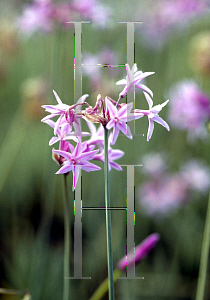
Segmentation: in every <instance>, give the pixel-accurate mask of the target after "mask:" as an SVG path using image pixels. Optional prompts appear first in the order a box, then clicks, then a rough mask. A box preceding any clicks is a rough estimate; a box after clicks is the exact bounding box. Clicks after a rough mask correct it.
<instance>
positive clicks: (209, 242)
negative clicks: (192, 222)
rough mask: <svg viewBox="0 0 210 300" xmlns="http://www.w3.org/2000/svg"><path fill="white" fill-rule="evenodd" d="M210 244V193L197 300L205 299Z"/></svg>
mask: <svg viewBox="0 0 210 300" xmlns="http://www.w3.org/2000/svg"><path fill="white" fill-rule="evenodd" d="M209 246H210V193H209V200H208V208H207V213H206V223H205V228H204V234H203V243H202V249H201V260H200V268H199V276H198V286H197V293H196V298H195V300H203V299H204V292H205V286H206V274H207V267H208V256H209Z"/></svg>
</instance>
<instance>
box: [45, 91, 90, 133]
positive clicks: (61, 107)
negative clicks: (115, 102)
mask: <svg viewBox="0 0 210 300" xmlns="http://www.w3.org/2000/svg"><path fill="white" fill-rule="evenodd" d="M53 93H54V95H55V98H56V100H57V102H58V104H57V105H42V107H43V108H45V111H48V112H50V113H51V115H48V116H46V117H44V118H43V119H42V120H41V121H42V122H45V121H46V120H48V119H51V118H53V117H57V116H59V118H58V120H57V121H56V123H55V127H54V134H56V133H57V131H58V127H59V126H61V125H63V124H64V123H66V122H68V123H69V125H70V130H71V129H72V125H73V124H74V128H75V131H77V132H76V133H75V135H77V133H78V136H79V135H80V133H81V131H80V119H81V118H82V114H81V113H77V112H76V108H78V107H79V108H80V107H81V105H82V104H83V102H84V101H85V99H86V98H87V97H88V96H89V95H87V94H85V95H83V96H82V97H80V99H79V100H78V101H77V103H76V104H74V105H71V106H69V105H66V104H63V103H62V101H61V99H60V98H59V97H58V95H57V93H56V92H55V91H53Z"/></svg>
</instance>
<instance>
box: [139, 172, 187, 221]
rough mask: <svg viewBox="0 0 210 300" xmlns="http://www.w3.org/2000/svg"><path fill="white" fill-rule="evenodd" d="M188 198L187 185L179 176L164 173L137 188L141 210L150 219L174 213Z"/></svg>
mask: <svg viewBox="0 0 210 300" xmlns="http://www.w3.org/2000/svg"><path fill="white" fill-rule="evenodd" d="M188 198H189V193H188V184H187V183H186V181H185V180H183V177H182V176H180V174H167V173H165V174H163V175H161V176H159V178H152V179H151V180H148V181H146V182H145V183H144V184H142V185H141V186H140V188H139V201H140V204H141V209H142V210H143V211H144V212H145V213H146V214H148V215H150V216H152V217H160V216H163V215H165V214H168V213H169V212H170V211H174V210H175V209H177V208H178V207H179V206H180V205H183V204H184V203H186V201H187V199H188Z"/></svg>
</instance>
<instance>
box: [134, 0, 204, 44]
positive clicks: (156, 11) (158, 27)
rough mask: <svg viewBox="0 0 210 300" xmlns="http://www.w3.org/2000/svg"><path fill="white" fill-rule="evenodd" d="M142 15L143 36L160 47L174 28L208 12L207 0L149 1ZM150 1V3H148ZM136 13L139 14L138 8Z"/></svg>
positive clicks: (184, 25)
mask: <svg viewBox="0 0 210 300" xmlns="http://www.w3.org/2000/svg"><path fill="white" fill-rule="evenodd" d="M148 3H149V9H148V7H147V10H145V11H146V12H145V13H144V15H142V20H143V21H144V30H142V34H143V37H144V39H145V41H146V42H147V43H146V44H147V45H150V46H152V47H154V48H157V47H161V46H162V45H163V44H164V42H165V41H166V39H167V38H168V37H170V35H171V33H172V32H173V31H174V30H176V29H179V28H180V29H182V31H183V27H186V26H187V25H188V24H189V23H190V21H191V20H193V19H195V18H198V17H200V16H202V15H203V14H204V13H206V12H209V1H208V0H170V1H168V0H156V1H152V2H149V1H148ZM150 3H152V5H150ZM138 13H139V14H141V11H140V9H139V10H138Z"/></svg>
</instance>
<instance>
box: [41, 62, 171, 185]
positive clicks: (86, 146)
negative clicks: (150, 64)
mask: <svg viewBox="0 0 210 300" xmlns="http://www.w3.org/2000/svg"><path fill="white" fill-rule="evenodd" d="M126 71H127V76H126V79H122V80H120V81H118V82H117V83H116V84H117V85H124V89H123V91H122V92H121V93H120V94H119V97H118V100H117V101H115V100H113V99H111V98H110V97H105V99H102V97H101V95H98V97H97V101H96V104H95V106H94V107H92V106H90V105H89V104H88V103H87V102H86V98H87V97H88V95H87V94H85V95H83V96H82V97H81V98H80V99H79V100H78V101H77V103H76V104H73V105H67V104H64V103H62V101H61V99H60V98H59V96H58V95H57V94H56V92H55V91H53V92H54V95H55V98H56V100H57V103H58V104H57V105H43V106H42V107H43V108H45V110H46V111H47V112H49V113H50V114H49V115H48V116H46V117H45V118H43V119H42V122H45V123H47V124H48V125H50V126H51V127H52V128H53V129H54V137H52V138H51V140H50V142H49V145H53V144H55V143H56V142H59V149H58V150H55V149H53V158H54V159H55V161H56V162H57V163H58V164H59V165H60V169H59V170H58V172H57V173H56V174H64V173H69V172H70V171H72V172H73V190H74V189H75V186H76V183H77V180H78V176H79V170H80V169H82V170H85V171H86V172H90V171H97V170H100V167H98V166H96V165H95V164H93V163H92V162H90V161H92V160H100V161H102V162H104V139H103V135H104V129H103V127H104V128H106V129H107V130H108V131H109V133H110V134H109V142H108V165H109V171H110V170H111V168H115V169H117V170H121V167H120V166H119V165H118V164H117V163H116V162H115V160H117V159H119V158H121V157H122V156H123V155H124V152H123V151H121V150H117V149H112V147H111V146H113V145H114V144H115V142H116V140H117V137H118V135H119V132H120V131H121V132H123V134H124V135H126V136H127V137H128V138H129V139H132V133H131V131H130V128H129V126H128V125H127V122H129V121H131V120H135V119H139V118H142V117H144V116H146V117H147V118H148V121H149V127H148V132H147V141H149V139H150V138H151V136H152V133H153V129H154V122H157V123H159V124H161V125H162V126H164V127H165V128H166V129H167V130H168V131H169V126H168V124H167V123H166V122H165V121H164V120H163V119H162V118H161V117H160V116H159V115H158V114H159V112H160V111H161V110H162V108H163V107H164V106H165V105H166V104H167V103H168V101H169V100H167V101H165V102H164V103H162V104H158V105H155V106H153V100H152V97H153V93H152V91H151V90H150V89H149V88H148V87H147V86H145V85H143V84H141V80H142V79H144V78H145V77H147V76H149V75H152V74H154V72H145V73H143V72H142V71H138V69H137V66H136V64H134V66H133V68H132V69H130V67H129V65H126ZM133 87H135V88H139V89H142V90H143V93H144V96H145V98H146V100H147V103H148V105H149V109H148V110H141V109H134V110H133V103H129V104H126V103H120V100H121V99H123V98H125V96H126V95H127V93H128V92H129V90H130V89H132V88H133ZM54 117H58V119H57V121H56V122H54V121H52V120H51V119H52V118H54ZM81 119H84V120H86V121H87V124H88V126H89V129H90V133H88V132H82V130H81V126H80V120H81ZM93 123H99V124H100V126H99V128H98V129H96V127H95V125H94V124H93ZM73 129H74V130H73ZM82 136H89V137H90V138H89V139H88V140H86V141H84V142H82ZM71 141H74V142H76V146H75V147H74V146H73V145H72V144H71Z"/></svg>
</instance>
